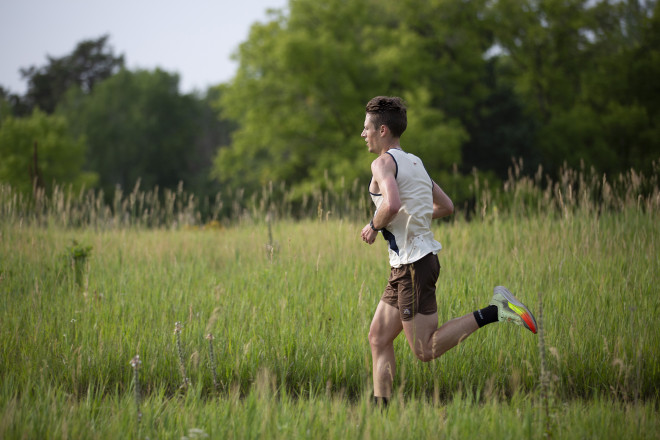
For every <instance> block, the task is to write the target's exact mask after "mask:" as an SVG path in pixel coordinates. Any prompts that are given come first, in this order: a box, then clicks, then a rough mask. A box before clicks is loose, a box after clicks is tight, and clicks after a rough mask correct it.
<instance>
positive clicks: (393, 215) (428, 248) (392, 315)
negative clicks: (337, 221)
mask: <svg viewBox="0 0 660 440" xmlns="http://www.w3.org/2000/svg"><path fill="white" fill-rule="evenodd" d="M407 123H408V122H407V115H406V107H405V104H404V102H403V100H402V99H401V98H397V97H385V96H378V97H375V98H373V99H372V100H370V101H369V102H368V103H367V107H366V118H365V121H364V130H363V131H362V137H363V138H364V139H365V141H366V143H367V147H368V149H369V152H370V153H373V154H376V155H377V156H378V157H377V158H376V159H375V160H374V161H373V162H372V164H371V172H372V175H373V177H372V179H371V182H370V183H369V193H370V194H371V198H372V200H373V202H374V204H375V205H376V212H375V214H374V216H373V218H372V219H371V221H370V222H369V223H368V224H367V225H366V226H365V227H364V228H362V233H361V237H362V240H363V241H364V242H365V243H368V244H373V243H374V241H375V239H376V237H377V235H378V232H381V233H382V234H383V237H384V238H385V240H386V241H387V242H388V243H389V259H390V266H391V271H390V278H389V281H388V284H387V287H386V288H385V292H384V293H383V296H382V297H381V299H380V302H379V304H378V307H377V308H376V312H375V314H374V317H373V320H372V322H371V327H370V329H369V345H370V346H371V356H372V361H373V381H374V397H375V400H376V402H377V403H378V404H382V405H387V403H388V401H389V399H390V397H391V394H392V382H393V378H394V375H395V359H394V339H395V338H396V337H397V336H398V335H399V333H401V330H403V332H404V334H405V335H406V339H407V340H408V345H410V348H411V349H412V351H413V353H415V356H417V358H419V359H420V360H421V361H423V362H428V361H431V360H432V359H435V358H437V357H439V356H441V355H442V354H443V353H445V352H446V351H447V350H449V349H451V348H453V347H455V346H456V345H458V343H459V342H461V341H463V340H464V339H465V338H467V337H468V336H469V335H471V334H472V333H474V332H475V331H476V330H477V329H479V328H481V327H483V326H484V325H486V324H490V323H493V322H498V321H499V322H502V321H508V322H513V323H515V324H518V325H521V326H523V327H525V328H526V329H528V330H530V331H531V332H532V333H536V320H535V318H534V316H533V315H532V313H531V312H530V311H529V310H528V309H527V307H525V305H524V304H522V303H521V302H520V301H519V300H518V299H516V297H514V296H513V295H512V294H511V292H509V291H508V290H507V289H506V288H505V287H502V286H497V287H495V289H494V295H493V298H492V300H491V301H490V305H489V306H488V307H485V308H483V309H480V310H476V311H474V312H473V313H469V314H467V315H465V316H462V317H460V318H455V319H452V320H451V321H449V322H446V323H445V324H443V325H442V326H441V327H439V328H438V313H437V310H438V308H437V303H436V298H435V287H436V282H437V280H438V275H439V271H440V264H439V262H438V257H437V253H438V251H440V249H442V246H441V245H440V243H439V242H437V241H436V240H435V239H434V238H433V232H432V231H431V220H432V219H436V218H442V217H446V216H449V215H451V214H452V213H453V212H454V205H453V203H452V201H451V199H450V198H449V197H448V196H447V194H445V192H444V191H443V190H442V189H441V188H440V187H439V186H438V184H437V183H435V182H434V181H433V180H432V179H431V177H430V176H429V174H428V173H427V171H426V169H425V168H424V165H423V164H422V161H421V160H420V159H419V158H418V157H416V156H414V155H412V154H410V153H406V152H405V151H403V149H402V148H401V144H400V138H401V135H402V134H403V132H404V131H405V129H406V126H407Z"/></svg>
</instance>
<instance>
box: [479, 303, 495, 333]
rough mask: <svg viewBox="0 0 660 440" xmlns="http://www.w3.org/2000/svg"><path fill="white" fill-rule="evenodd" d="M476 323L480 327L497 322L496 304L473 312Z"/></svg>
mask: <svg viewBox="0 0 660 440" xmlns="http://www.w3.org/2000/svg"><path fill="white" fill-rule="evenodd" d="M473 314H474V319H476V320H477V325H478V326H479V327H480V328H481V327H483V326H484V325H486V324H490V323H493V322H497V320H498V318H497V306H488V307H486V308H483V309H481V310H477V311H475V312H473Z"/></svg>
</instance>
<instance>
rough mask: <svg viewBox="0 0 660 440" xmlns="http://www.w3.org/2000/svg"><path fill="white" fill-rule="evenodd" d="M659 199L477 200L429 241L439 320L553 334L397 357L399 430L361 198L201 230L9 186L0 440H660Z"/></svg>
mask: <svg viewBox="0 0 660 440" xmlns="http://www.w3.org/2000/svg"><path fill="white" fill-rule="evenodd" d="M659 187H660V186H659V185H658V182H657V176H651V177H646V178H645V177H643V176H638V175H637V174H635V173H634V172H631V173H629V174H626V175H623V176H619V177H618V180H617V179H613V180H612V181H609V180H607V179H606V178H605V177H603V176H593V175H589V174H588V173H581V172H575V173H573V172H568V171H567V172H566V174H565V179H563V180H560V181H558V182H555V183H552V182H546V184H545V185H541V182H540V181H539V179H536V180H534V179H533V178H531V179H529V178H524V177H522V176H518V175H512V176H511V179H510V180H509V181H508V182H504V184H503V186H502V187H501V188H490V189H489V188H488V186H487V185H486V186H484V185H483V183H482V184H481V185H479V184H478V182H475V184H474V188H473V189H474V190H475V191H477V190H478V193H477V197H476V198H475V201H474V214H473V215H472V216H471V217H467V216H465V215H462V214H461V213H460V212H459V213H458V214H457V215H455V216H454V217H453V218H452V219H450V220H449V221H443V222H436V223H434V233H435V235H436V238H437V239H438V240H439V241H441V242H442V244H443V247H444V249H443V251H442V252H441V254H440V262H441V265H442V269H441V274H440V280H439V282H438V288H437V298H438V307H439V309H438V314H439V318H440V321H441V322H442V321H446V320H448V319H451V318H453V317H457V316H460V315H463V314H465V313H469V312H472V311H473V310H475V309H477V308H481V307H484V306H485V305H487V304H488V301H489V300H490V297H491V295H492V289H493V287H494V286H496V285H499V284H503V285H506V286H508V287H509V289H511V290H512V291H513V292H514V293H515V294H516V295H517V296H518V297H519V298H520V299H521V300H523V301H524V302H525V303H527V305H528V306H529V307H530V308H531V309H532V311H533V312H534V313H535V314H536V317H537V319H538V320H539V321H541V324H542V330H541V331H540V332H539V334H538V335H534V334H532V333H530V332H528V331H525V330H523V329H522V328H521V327H518V326H515V325H510V324H493V325H489V326H487V327H485V328H483V329H481V330H480V331H478V332H476V333H475V334H474V335H472V336H471V337H470V338H468V339H467V340H465V341H464V342H463V343H462V344H460V345H459V346H458V347H456V348H455V349H453V350H451V351H450V352H448V353H446V354H445V355H443V356H442V357H441V358H439V359H436V360H435V361H432V362H430V363H421V362H419V361H418V360H416V359H415V357H414V356H413V355H412V353H411V352H410V349H409V348H408V346H407V343H406V342H405V340H404V338H403V337H402V336H400V337H399V338H398V339H397V340H396V341H395V351H396V356H397V370H398V371H397V376H396V378H395V382H394V388H395V395H394V398H393V401H392V404H391V405H390V407H389V408H388V409H387V410H381V409H380V408H377V407H374V406H373V404H372V402H371V389H370V387H371V355H370V351H369V344H368V341H367V333H368V329H369V324H370V320H371V316H372V314H373V312H374V310H375V307H376V305H377V303H378V300H379V298H380V295H381V293H382V290H383V288H384V286H385V283H386V280H387V276H388V274H389V267H388V265H387V258H386V245H385V242H384V241H382V240H381V239H379V240H377V242H376V243H375V244H374V245H372V246H368V245H366V244H364V243H363V242H362V241H361V240H360V238H359V232H360V229H361V228H362V226H363V225H364V224H366V223H367V221H368V218H369V217H368V209H369V208H368V204H365V202H364V199H361V198H359V199H358V198H357V196H355V194H357V192H355V193H354V191H355V189H354V188H349V189H347V190H345V192H340V191H338V190H337V189H334V190H330V191H326V192H325V193H324V192H319V195H318V198H317V199H314V200H310V201H305V204H304V205H303V206H307V207H308V213H307V214H306V215H301V216H298V217H296V218H294V216H292V215H291V211H292V209H293V208H292V207H291V206H292V205H286V204H285V203H283V202H282V203H276V202H275V201H274V197H273V190H272V187H271V188H270V189H266V190H265V191H264V195H263V197H262V198H260V199H252V200H248V201H243V202H244V203H242V205H241V204H238V203H237V202H236V201H235V200H234V205H235V206H234V207H233V208H232V210H231V213H230V215H229V216H228V217H226V218H221V217H220V216H219V214H218V213H219V211H217V212H216V213H215V214H212V217H211V218H210V219H207V221H200V218H201V216H200V215H198V214H197V212H198V211H199V205H196V204H195V202H194V201H191V200H192V199H191V198H190V197H188V198H186V197H185V196H183V195H181V194H180V195H178V196H177V195H176V194H175V193H170V194H167V195H166V198H165V199H166V200H165V202H163V203H162V205H161V204H157V203H156V202H149V200H150V197H152V195H150V194H149V193H144V192H138V191H137V190H136V191H135V192H134V193H133V194H128V195H126V196H121V197H119V198H117V199H116V203H115V204H114V206H112V205H111V206H109V207H108V206H105V205H103V203H101V201H99V200H96V199H94V196H92V195H89V194H84V193H80V194H73V195H72V194H70V193H69V194H68V195H67V192H66V191H64V190H62V191H60V192H59V193H58V192H55V194H53V195H51V196H48V197H46V196H45V195H42V196H41V197H42V198H41V199H40V198H39V197H37V198H36V199H29V198H25V199H23V198H22V196H20V195H18V194H15V193H13V192H12V190H11V188H8V187H2V188H0V214H2V216H1V218H0V243H1V244H0V301H1V303H0V304H1V305H0V323H1V325H0V341H1V342H0V354H1V357H0V377H1V379H2V380H1V384H0V438H5V439H11V438H150V439H154V438H172V439H174V438H176V439H182V438H241V439H242V438H287V439H288V438H342V439H344V438H367V439H368V438H388V439H389V438H404V437H405V438H466V437H468V436H477V435H478V436H483V435H486V436H487V437H489V438H521V437H524V438H541V437H547V438H551V437H554V438H657V432H658V431H659V429H660V417H659V415H660V414H659V410H660V408H659V402H660V325H659V324H658V316H660V295H659V289H658V287H657V286H658V284H657V283H658V273H660V262H659V258H658V254H659V251H660V222H659V220H660V190H659V189H658V188H659ZM352 196H355V197H353V198H352V199H351V197H352ZM177 197H178V198H177ZM349 199H351V200H352V201H351V203H350V204H346V203H347V202H346V200H349ZM30 200H31V201H30ZM140 200H142V201H143V202H140ZM145 200H146V202H145ZM153 200H156V198H153ZM140 203H144V205H140ZM150 203H151V204H150ZM216 204H218V200H216ZM231 204H232V202H225V206H227V205H231ZM138 205H139V206H138ZM212 205H213V204H212ZM136 206H137V207H136ZM156 208H157V209H156ZM298 208H300V206H298ZM338 213H341V215H340V214H338Z"/></svg>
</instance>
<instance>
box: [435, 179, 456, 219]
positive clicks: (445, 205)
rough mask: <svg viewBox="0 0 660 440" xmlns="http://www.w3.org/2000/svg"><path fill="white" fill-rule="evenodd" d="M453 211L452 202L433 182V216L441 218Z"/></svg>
mask: <svg viewBox="0 0 660 440" xmlns="http://www.w3.org/2000/svg"><path fill="white" fill-rule="evenodd" d="M453 213H454V203H453V202H452V201H451V199H450V198H449V196H448V195H447V194H445V192H444V191H443V190H442V188H440V185H438V184H437V183H435V182H433V218H442V217H447V216H448V215H452V214H453Z"/></svg>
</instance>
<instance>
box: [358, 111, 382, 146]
mask: <svg viewBox="0 0 660 440" xmlns="http://www.w3.org/2000/svg"><path fill="white" fill-rule="evenodd" d="M361 136H362V137H363V138H364V140H365V141H366V142H367V148H368V150H369V152H370V153H376V152H377V151H378V150H377V146H378V140H379V136H378V130H376V127H374V124H373V122H371V115H370V114H369V113H367V116H366V118H365V119H364V130H362V135H361Z"/></svg>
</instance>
